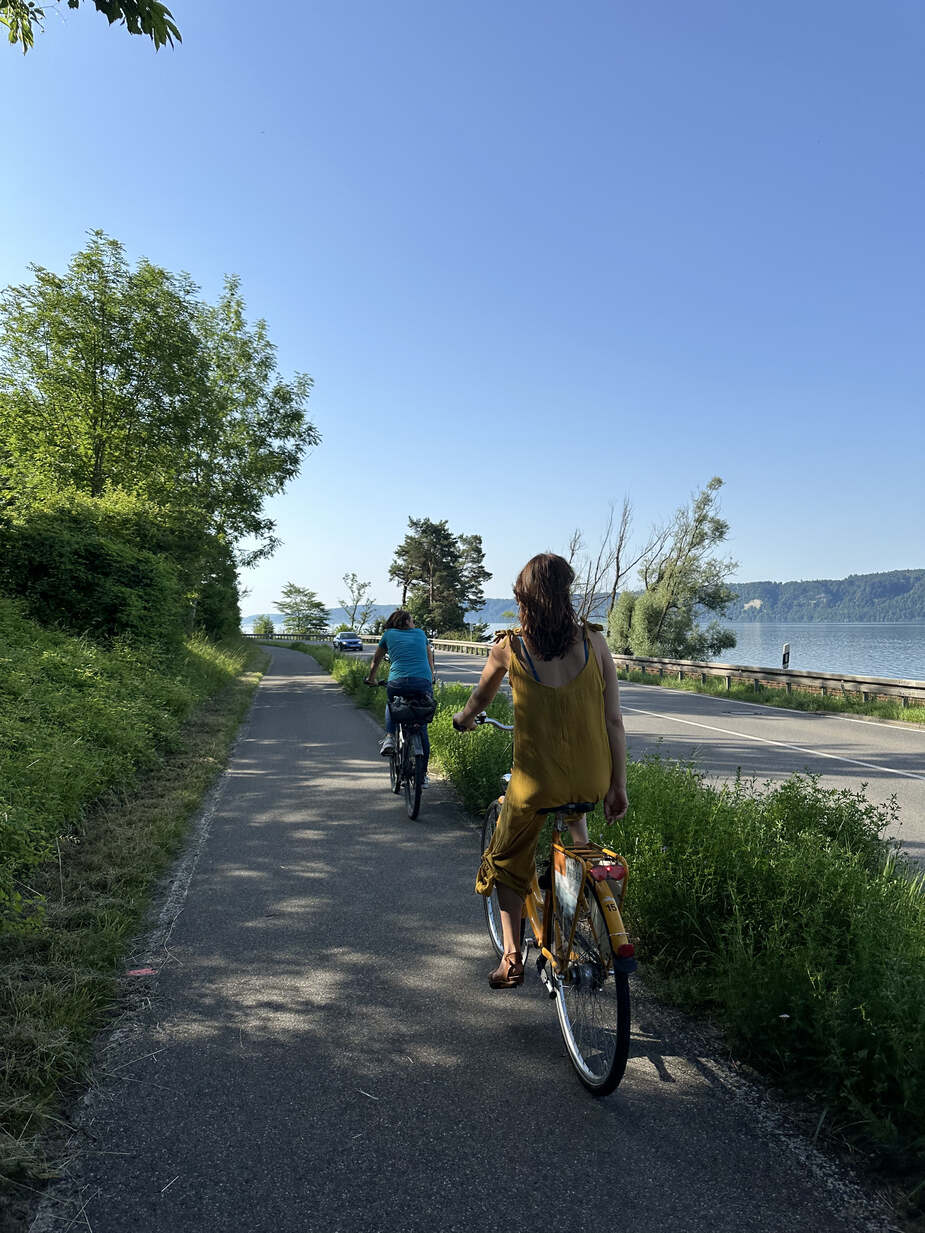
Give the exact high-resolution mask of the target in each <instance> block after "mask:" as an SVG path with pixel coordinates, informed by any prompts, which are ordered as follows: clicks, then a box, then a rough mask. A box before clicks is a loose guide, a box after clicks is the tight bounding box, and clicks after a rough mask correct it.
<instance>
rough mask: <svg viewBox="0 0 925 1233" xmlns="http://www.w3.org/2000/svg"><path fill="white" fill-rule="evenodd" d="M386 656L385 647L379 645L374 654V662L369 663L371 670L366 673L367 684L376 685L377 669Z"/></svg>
mask: <svg viewBox="0 0 925 1233" xmlns="http://www.w3.org/2000/svg"><path fill="white" fill-rule="evenodd" d="M384 658H385V647H384V646H377V647H376V654H375V655H374V656H373V662H372V663H371V664H370V665H369V672H367V674H366V684H367V685H375V683H376V670H377V669H378V667H379V665H380V664H381V663H382V661H383V659H384Z"/></svg>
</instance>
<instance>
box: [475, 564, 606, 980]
mask: <svg viewBox="0 0 925 1233" xmlns="http://www.w3.org/2000/svg"><path fill="white" fill-rule="evenodd" d="M574 581H575V575H574V573H573V571H572V568H571V566H570V565H569V563H568V562H567V561H566V560H565V559H564V558H563V557H560V556H556V555H554V554H553V553H541V554H540V555H539V556H535V557H533V558H532V559H531V560H529V561H528V562H527V564H526V565H525V566H524V567H523V569H522V570H521V571H520V573H519V574H518V576H517V581H516V582H515V583H514V598H515V599H516V600H517V605H518V608H519V610H520V628H519V629H516V630H507V631H505V632H504V633H502V634H499V635H498V637H497V639H496V641H495V645H494V646H493V647H492V650H491V653H490V655H489V657H488V663H487V664H486V665H485V670H484V671H483V673H482V676H481V679H480V681H479V683H478V685H477V686H476V687H475V689H474V690H473V691H472V694H471V695H470V697H469V701H468V702H467V703H466V705H465V706H464V707H463V709H462V710H461V711H457V712H456V714H455V715H454V716H453V724H454V726H455V727H456V728H457V729H458V730H459V731H468V730H470V729H472V728H474V727H475V717H476V715H477V714H478V713H479V711H482V710H484V709H485V707H486V706H488V704H489V702H491V700H492V698H494V696H495V694H496V693H497V692H498V690H499V688H500V686H501V682H502V681H503V680H504V677H505V675H506V674H509V675H510V679H511V693H512V695H513V699H514V766H513V769H512V771H511V782H510V784H509V786H508V790H507V792H506V793H505V797H504V807H503V808H502V810H501V816H500V818H499V819H498V825H497V827H496V828H495V833H494V836H493V838H492V841H491V843H490V844H489V846H488V848H487V849H486V850H485V852H484V854H483V856H482V863H481V865H480V866H479V872H478V877H477V879H476V883H475V889H476V890H477V891H478V893H479V894H480V895H490V894H491V893H492V890H496V891H497V893H498V905H499V907H500V909H501V925H502V929H503V931H504V951H505V953H504V957H503V959H502V960H501V963H500V964H499V966H498V967H497V968H496V969H495V971H494V972H492V973H491V974H490V976H489V978H488V981H489V984H490V985H491V987H492V988H493V989H506V988H512V987H513V986H516V985H522V984H523V979H524V969H523V963H522V961H521V957H520V950H519V939H520V918H521V915H522V912H523V901H524V898H525V896H526V893H527V890H528V889H529V886H530V882H531V879H532V877H533V870H534V854H535V852H536V844H537V840H538V838H539V834H540V831H541V830H542V826H543V819H544V816H543V815H542V814H540V813H538V812H537V811H538V810H539V809H544V808H550V807H552V806H555V805H564V804H566V803H567V802H570V801H596V800H600V799H601V798H603V801H604V816H605V817H606V819H607V820H608V822H614V821H616V819H617V818H622V817H623V815H624V814H625V813H626V810H627V806H628V802H627V797H626V737H625V733H624V730H623V718H622V716H621V714H620V692H619V687H618V685H617V673H616V669H615V668H614V664H613V660H612V659H611V656H610V651H609V650H608V648H607V643H606V642H605V640H604V638H603V635H602V634H601V632H600V627H599V626H594V625H589V624H587V623H585V622H580V621H579V620H578V618H577V617H576V615H575V610H574V609H573V607H572V584H573V583H574ZM571 831H572V837H573V839H575V840H576V842H582V843H587V841H588V825H587V821H586V819H585V817H584V815H582V816H580V817H578V818H577V819H576V820H575V822H573V823H572V824H571Z"/></svg>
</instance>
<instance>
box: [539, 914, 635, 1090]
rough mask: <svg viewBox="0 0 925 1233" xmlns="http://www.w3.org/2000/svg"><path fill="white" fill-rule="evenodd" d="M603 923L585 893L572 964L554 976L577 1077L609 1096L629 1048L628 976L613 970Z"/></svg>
mask: <svg viewBox="0 0 925 1233" xmlns="http://www.w3.org/2000/svg"><path fill="white" fill-rule="evenodd" d="M602 925H603V915H602V913H601V910H600V907H599V905H598V902H597V897H596V896H595V895H594V892H593V891H586V892H585V893H583V894H582V896H581V901H580V902H579V905H578V918H577V920H576V922H575V934H574V937H573V939H572V947H571V951H570V952H569V961H568V965H567V967H566V969H565V970H564V971H562V972H557V973H556V1012H557V1014H558V1016H559V1027H560V1028H561V1030H562V1038H563V1040H564V1041H565V1047H566V1049H567V1051H568V1055H569V1058H570V1059H571V1062H572V1065H573V1066H574V1067H575V1070H576V1071H577V1073H578V1077H579V1079H580V1080H581V1081H582V1083H583V1084H584V1085H585V1087H586V1088H587V1089H588V1090H589V1091H590V1092H592V1093H593V1094H594V1095H595V1096H606V1095H608V1093H610V1092H612V1091H613V1090H614V1088H615V1087H616V1086H617V1084H618V1083H619V1082H620V1080H621V1079H622V1078H623V1072H624V1071H625V1070H626V1059H627V1056H628V1054H629V1045H630V990H629V980H628V978H627V975H626V973H625V972H615V971H614V970H613V965H612V960H611V956H610V942H609V938H607V937H601V927H602ZM599 937H601V941H600V944H599V942H598V938H599Z"/></svg>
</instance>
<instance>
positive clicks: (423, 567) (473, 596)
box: [389, 518, 491, 630]
mask: <svg viewBox="0 0 925 1233" xmlns="http://www.w3.org/2000/svg"><path fill="white" fill-rule="evenodd" d="M408 526H409V527H410V531H409V532H408V534H407V535H406V536H405V538H404V540H403V541H402V542H401V543H400V544H399V546H398V547H397V548H396V550H395V556H394V558H393V560H392V564H391V565H390V567H389V577H390V578H392V579H394V580H395V581H396V582H399V583H400V584H401V588H402V599H401V603H402V607H403V608H408V610H409V611H410V612H411V613H412V614H413V616H414V618H415V622H416V623H417V624H418V625H420V626H421V627H422V628H424V629H429V630H447V629H459V628H461V627H462V625H463V623H464V614H465V611H466V609H467V608H478V607H481V605H482V604H483V603H484V602H485V600H484V595H483V593H482V588H483V586H484V584H485V582H486V581H487V580H488V579H489V578H490V577H491V574H490V573H489V572H488V571H487V570H486V569H485V565H484V552H483V550H482V540H481V536H478V535H458V536H457V535H454V534H453V532H452V531H451V530H450V529H449V527H448V525H447V523H446V521H445V520H443V521H441V522H433V521H432V520H431V519H429V518H409V519H408Z"/></svg>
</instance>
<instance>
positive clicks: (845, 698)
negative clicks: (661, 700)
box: [617, 668, 925, 724]
mask: <svg viewBox="0 0 925 1233" xmlns="http://www.w3.org/2000/svg"><path fill="white" fill-rule="evenodd" d="M617 676H618V677H619V678H620V680H621V681H631V682H632V683H633V684H634V685H661V687H662V688H663V689H684V690H686V691H687V692H688V693H692V694H709V695H711V696H712V697H715V698H731V699H732V700H733V701H735V702H758V703H761V705H762V706H782V707H786V708H787V709H788V710H791V711H831V712H833V713H834V714H840V715H868V716H873V717H875V718H879V719H900V720H903V721H905V722H907V723H919V724H925V706H907V707H903V705H902V703H901V702H900V701H899V699H896V700H895V701H888V700H886V699H870V700H869V701H868V702H865V701H864V699H863V698H862V697H861V696H860V695H859V694H853V693H843V694H842V693H839V694H832V693H829V694H825V695H823V694H819V693H813V692H812V691H811V690H808V689H794V690H793V691H792V692H791V693H789V694H788V693H787V691H786V690H785V689H775V688H774V687H773V686H770V685H761V686H759V687H758V689H755V687H754V686H753V685H750V684H748V683H747V682H745V681H733V682H732V684H731V685H730V687H729V689H726V687H725V684H724V683H723V682H722V680H721V678H719V677H707V679H706V681H700V680H695V679H694V678H692V677H685V678H684V679H683V680H681V681H679V680H678V678H677V677H676V676H662V677H658V676H654V675H653V674H652V673H651V672H642V671H640V670H638V669H635V668H634V669H633V670H632V671H627V670H625V669H623V668H618V669H617Z"/></svg>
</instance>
